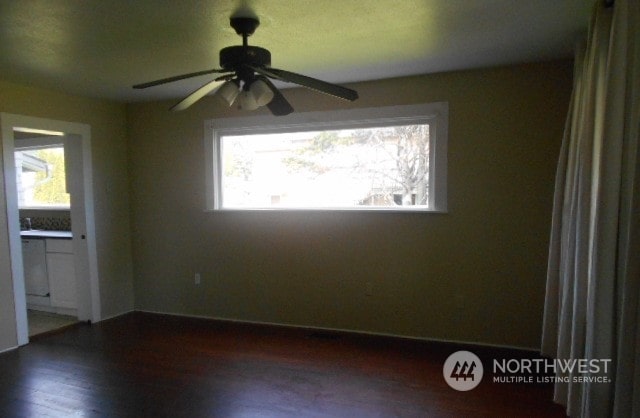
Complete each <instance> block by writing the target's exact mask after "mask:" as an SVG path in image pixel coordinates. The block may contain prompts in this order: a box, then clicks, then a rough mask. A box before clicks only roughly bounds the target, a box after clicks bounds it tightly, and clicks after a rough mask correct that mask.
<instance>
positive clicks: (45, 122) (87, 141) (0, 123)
mask: <svg viewBox="0 0 640 418" xmlns="http://www.w3.org/2000/svg"><path fill="white" fill-rule="evenodd" d="M0 128H1V132H2V154H3V159H4V161H3V163H4V164H3V170H4V183H5V196H6V211H7V212H6V213H7V230H8V237H9V251H10V259H11V276H12V277H11V281H12V284H13V299H14V307H15V315H16V335H17V340H18V345H25V344H27V343H28V342H29V330H28V323H27V304H26V294H25V284H24V268H23V264H22V245H21V240H20V220H19V211H18V195H17V187H16V173H15V159H14V150H15V143H14V134H13V132H14V128H30V129H39V130H45V131H56V132H63V133H65V141H68V142H70V143H75V144H76V145H79V146H80V147H79V148H78V149H77V150H78V153H77V154H76V155H81V159H82V163H81V166H79V167H78V170H76V171H77V173H76V174H77V175H80V176H81V177H82V179H81V181H79V182H77V183H76V186H77V187H78V188H79V189H78V190H80V195H81V196H82V197H81V199H80V201H79V202H78V203H79V204H80V205H76V211H75V212H74V207H73V205H72V208H71V210H72V212H71V214H72V217H73V216H74V215H75V216H76V218H75V219H76V221H74V222H72V232H73V246H74V252H78V254H84V255H86V256H85V257H75V262H74V265H75V268H76V272H77V279H78V286H77V290H78V293H77V296H78V301H79V303H78V319H80V320H83V321H85V320H90V321H92V322H98V321H100V319H101V308H100V287H99V278H98V257H97V251H96V236H95V218H94V201H93V169H92V162H91V127H90V126H89V125H86V124H82V123H75V122H65V121H59V120H53V119H44V118H37V117H32V116H24V115H15V114H10V113H0ZM78 142H79V144H78ZM74 183H75V181H74ZM72 202H73V200H72ZM77 206H81V207H80V208H78V207H77ZM78 220H79V222H78Z"/></svg>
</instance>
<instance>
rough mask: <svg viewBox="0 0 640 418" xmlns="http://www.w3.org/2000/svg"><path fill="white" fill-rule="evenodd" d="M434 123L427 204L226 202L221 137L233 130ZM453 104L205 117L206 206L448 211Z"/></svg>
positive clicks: (252, 132) (254, 132)
mask: <svg viewBox="0 0 640 418" xmlns="http://www.w3.org/2000/svg"><path fill="white" fill-rule="evenodd" d="M412 124H413V125H415V124H429V136H430V141H431V142H430V147H429V152H430V167H429V179H430V190H432V191H433V192H432V193H430V194H429V204H428V205H427V206H428V207H427V208H425V207H416V206H404V207H389V208H387V207H379V206H378V207H375V206H357V207H348V208H344V207H338V208H312V207H310V208H282V207H274V208H271V207H267V208H223V207H222V200H221V193H222V183H221V181H222V172H221V167H222V164H221V152H220V151H221V147H220V138H221V137H223V136H232V135H258V134H273V133H286V132H300V131H320V130H333V129H356V128H366V127H383V126H394V125H412ZM448 124H449V105H448V103H447V102H437V103H426V104H418V105H404V106H387V107H373V108H363V109H348V110H334V111H325V112H302V113H292V114H290V115H288V116H283V117H274V116H248V117H240V118H224V119H210V120H207V121H205V138H204V149H205V186H206V207H205V210H207V211H251V210H276V211H291V210H320V211H336V210H338V211H340V210H348V211H353V210H355V211H367V212H369V211H374V212H375V211H382V212H385V211H392V212H430V213H433V212H435V213H444V212H447V140H448Z"/></svg>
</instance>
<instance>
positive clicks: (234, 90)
mask: <svg viewBox="0 0 640 418" xmlns="http://www.w3.org/2000/svg"><path fill="white" fill-rule="evenodd" d="M238 93H240V88H239V87H238V85H237V84H236V82H235V81H233V80H229V81H227V82H225V83H224V84H223V85H222V86H220V88H219V89H218V93H217V96H218V97H220V98H222V100H224V101H225V102H226V103H227V104H228V105H229V106H231V105H232V104H233V102H234V101H235V100H236V97H238Z"/></svg>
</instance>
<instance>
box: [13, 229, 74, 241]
mask: <svg viewBox="0 0 640 418" xmlns="http://www.w3.org/2000/svg"><path fill="white" fill-rule="evenodd" d="M20 237H21V238H64V239H71V238H73V235H72V234H71V231H44V230H38V229H30V230H26V231H20Z"/></svg>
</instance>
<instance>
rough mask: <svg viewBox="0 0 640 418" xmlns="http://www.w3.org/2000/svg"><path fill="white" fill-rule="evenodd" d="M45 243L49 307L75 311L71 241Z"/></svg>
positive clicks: (74, 276) (74, 274) (74, 281)
mask: <svg viewBox="0 0 640 418" xmlns="http://www.w3.org/2000/svg"><path fill="white" fill-rule="evenodd" d="M45 241H46V248H47V253H46V258H47V272H48V276H49V293H50V296H51V306H53V307H57V308H70V309H76V307H77V302H76V272H75V265H74V260H73V241H72V240H68V239H46V240H45Z"/></svg>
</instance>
